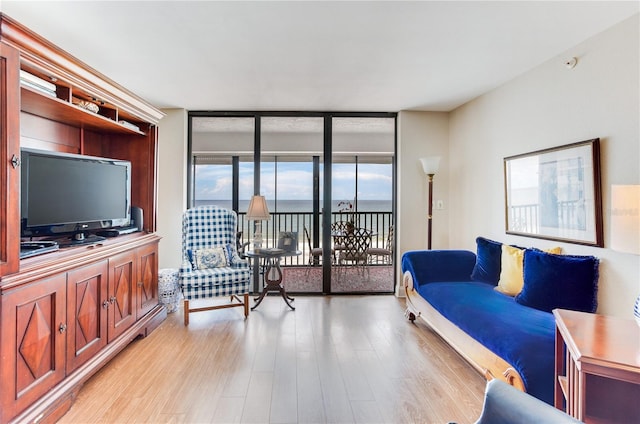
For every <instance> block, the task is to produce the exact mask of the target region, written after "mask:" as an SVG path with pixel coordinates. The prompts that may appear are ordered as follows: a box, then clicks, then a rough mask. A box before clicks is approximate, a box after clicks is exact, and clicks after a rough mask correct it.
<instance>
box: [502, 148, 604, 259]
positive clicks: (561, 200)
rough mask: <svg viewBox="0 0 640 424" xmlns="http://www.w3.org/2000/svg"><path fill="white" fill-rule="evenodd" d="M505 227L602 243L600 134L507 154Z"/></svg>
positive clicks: (545, 236) (525, 233) (529, 234)
mask: <svg viewBox="0 0 640 424" xmlns="http://www.w3.org/2000/svg"><path fill="white" fill-rule="evenodd" d="M504 181H505V201H506V202H505V206H506V207H505V211H506V232H507V234H516V235H520V236H527V237H537V238H542V239H548V240H557V241H563V242H567V243H577V244H585V245H590V246H599V247H602V246H603V236H602V194H601V187H600V139H598V138H596V139H593V140H586V141H581V142H579V143H573V144H568V145H565V146H560V147H555V148H551V149H545V150H539V151H536V152H531V153H525V154H522V155H517V156H510V157H507V158H504Z"/></svg>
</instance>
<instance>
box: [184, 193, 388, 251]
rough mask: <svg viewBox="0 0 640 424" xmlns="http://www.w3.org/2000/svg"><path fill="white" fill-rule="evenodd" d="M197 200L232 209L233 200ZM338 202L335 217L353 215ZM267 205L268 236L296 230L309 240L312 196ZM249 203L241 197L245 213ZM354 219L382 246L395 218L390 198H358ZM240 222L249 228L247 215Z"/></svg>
mask: <svg viewBox="0 0 640 424" xmlns="http://www.w3.org/2000/svg"><path fill="white" fill-rule="evenodd" d="M195 203H196V206H201V205H217V206H221V207H225V208H229V209H231V200H198V201H196V202H195ZM337 204H338V202H337V201H336V202H334V203H333V205H334V210H333V212H334V213H335V215H334V217H333V219H332V221H340V220H343V221H346V220H349V219H350V217H349V215H348V214H347V212H343V213H342V214H340V213H337V212H338V210H339V208H338V207H337V206H336V205H337ZM267 205H268V207H269V212H270V213H271V214H272V215H271V219H270V221H269V223H268V224H267V223H263V230H262V231H263V235H264V237H265V239H274V240H275V235H276V234H278V233H279V232H280V231H296V232H297V233H298V244H301V243H304V242H306V241H305V240H304V227H306V228H307V229H308V230H309V231H312V219H311V213H312V212H313V211H312V202H311V200H279V201H278V205H277V210H276V208H275V207H274V204H273V201H269V200H267ZM248 207H249V201H247V200H245V201H240V204H239V210H240V213H241V214H242V215H244V213H246V211H247V208H248ZM280 214H281V215H280ZM292 214H304V215H299V216H298V215H292ZM352 219H354V220H355V221H356V226H359V227H363V228H367V229H369V230H371V231H372V232H373V233H374V234H375V235H374V237H373V240H372V246H374V247H382V246H383V245H384V240H386V238H387V237H388V233H389V227H390V226H391V222H392V216H391V201H390V200H360V201H358V213H357V216H356V217H355V218H352ZM238 226H239V230H240V231H243V232H244V231H248V228H245V226H247V227H248V223H247V222H246V221H245V220H244V219H241V220H240V222H239V223H238ZM304 249H306V247H305V248H304ZM304 249H303V250H304Z"/></svg>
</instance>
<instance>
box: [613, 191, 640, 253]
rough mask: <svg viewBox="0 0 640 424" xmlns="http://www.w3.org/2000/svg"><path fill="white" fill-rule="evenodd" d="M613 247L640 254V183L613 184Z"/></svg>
mask: <svg viewBox="0 0 640 424" xmlns="http://www.w3.org/2000/svg"><path fill="white" fill-rule="evenodd" d="M611 249H613V250H617V251H619V252H626V253H634V254H636V255H640V185H612V186H611Z"/></svg>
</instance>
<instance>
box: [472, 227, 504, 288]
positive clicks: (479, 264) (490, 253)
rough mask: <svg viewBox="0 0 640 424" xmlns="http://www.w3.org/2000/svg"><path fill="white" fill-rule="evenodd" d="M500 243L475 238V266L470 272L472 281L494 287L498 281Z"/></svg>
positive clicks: (500, 253)
mask: <svg viewBox="0 0 640 424" xmlns="http://www.w3.org/2000/svg"><path fill="white" fill-rule="evenodd" d="M501 246H502V243H500V242H497V241H493V240H489V239H486V238H484V237H477V238H476V264H475V266H474V267H473V271H472V272H471V279H472V280H473V281H480V282H483V283H490V284H493V285H494V286H495V285H496V284H498V280H500V268H501V266H500V260H501V258H502V249H501Z"/></svg>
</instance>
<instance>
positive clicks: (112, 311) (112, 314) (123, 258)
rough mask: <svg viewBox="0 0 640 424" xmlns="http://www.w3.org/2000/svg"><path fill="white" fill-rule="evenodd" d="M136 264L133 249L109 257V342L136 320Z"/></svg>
mask: <svg viewBox="0 0 640 424" xmlns="http://www.w3.org/2000/svg"><path fill="white" fill-rule="evenodd" d="M137 265H138V261H137V256H136V254H135V251H134V250H130V251H127V252H123V253H120V254H118V255H115V256H113V257H111V258H109V322H108V325H107V332H108V341H109V342H111V341H112V340H113V339H115V338H116V337H118V336H119V335H120V334H122V332H123V331H125V330H126V329H127V328H129V327H130V326H131V325H132V324H133V323H134V322H135V321H136V292H137V284H136V282H137V273H138V269H137Z"/></svg>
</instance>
